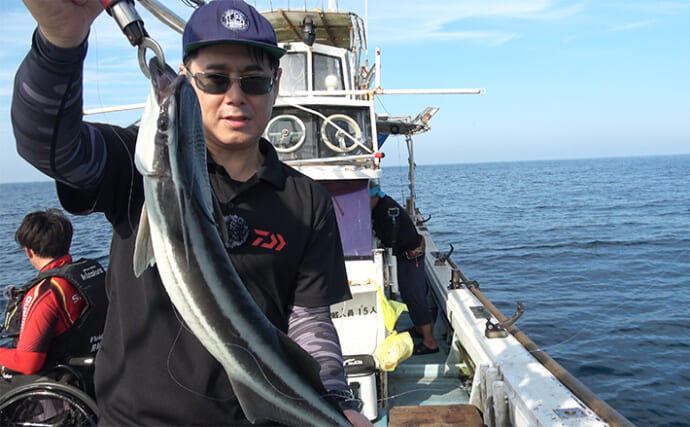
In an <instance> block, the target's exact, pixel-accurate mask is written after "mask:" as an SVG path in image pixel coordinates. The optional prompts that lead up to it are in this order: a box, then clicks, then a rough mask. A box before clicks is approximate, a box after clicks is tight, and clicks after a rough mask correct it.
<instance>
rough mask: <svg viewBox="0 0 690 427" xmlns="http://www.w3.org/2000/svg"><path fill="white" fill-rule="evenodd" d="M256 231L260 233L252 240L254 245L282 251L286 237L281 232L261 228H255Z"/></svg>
mask: <svg viewBox="0 0 690 427" xmlns="http://www.w3.org/2000/svg"><path fill="white" fill-rule="evenodd" d="M254 233H256V234H257V235H258V237H257V238H256V239H254V241H253V242H252V246H260V247H262V248H266V249H272V250H274V251H276V252H280V251H282V250H283V248H284V247H285V239H284V238H283V235H282V234H280V233H271V232H270V231H264V230H259V229H256V228H255V229H254Z"/></svg>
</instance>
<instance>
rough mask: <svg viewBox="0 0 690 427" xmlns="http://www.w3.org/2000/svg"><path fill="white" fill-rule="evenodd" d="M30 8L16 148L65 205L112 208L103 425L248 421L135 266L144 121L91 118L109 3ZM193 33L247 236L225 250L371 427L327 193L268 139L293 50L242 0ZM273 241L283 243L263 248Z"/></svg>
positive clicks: (234, 211) (209, 8)
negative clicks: (89, 101) (335, 307)
mask: <svg viewBox="0 0 690 427" xmlns="http://www.w3.org/2000/svg"><path fill="white" fill-rule="evenodd" d="M24 3H25V4H26V5H27V7H28V8H29V9H30V11H31V13H32V15H33V16H34V18H35V19H36V20H37V22H38V29H37V31H36V32H35V33H34V36H33V43H32V48H31V51H30V52H29V54H28V56H27V57H26V59H25V60H24V62H23V63H22V65H21V66H20V68H19V70H18V72H17V76H16V81H15V87H14V97H13V103H12V119H13V125H14V134H15V136H16V139H17V150H18V152H19V153H20V155H21V156H22V157H24V158H25V159H26V160H27V161H28V162H30V163H31V164H33V165H34V166H35V167H37V168H38V169H39V170H41V171H43V172H44V173H45V174H47V175H49V176H51V177H52V178H54V179H55V180H56V181H57V187H58V196H59V198H60V202H61V203H62V205H63V207H65V209H67V210H68V211H70V212H72V213H79V214H89V213H92V212H103V213H104V214H105V216H106V218H107V219H108V220H109V221H110V222H111V224H112V226H113V240H112V243H111V251H110V263H109V267H108V270H109V271H108V278H107V289H108V296H109V299H110V305H109V309H108V317H107V322H106V326H105V330H104V332H103V341H102V347H101V350H100V351H99V353H98V358H97V360H96V397H97V400H98V404H99V413H100V419H99V424H105V425H125V424H144V425H146V424H158V425H191V424H195V425H196V424H200V423H202V424H207V425H228V424H246V423H248V420H247V419H246V417H245V416H244V414H243V412H242V409H241V407H240V405H239V402H238V400H237V397H236V396H235V394H234V392H233V388H232V386H231V384H230V381H229V379H228V377H227V374H226V373H225V370H224V369H223V367H222V366H221V365H220V364H219V363H218V362H217V361H216V360H215V358H214V357H213V356H212V355H211V354H210V353H209V352H208V351H207V350H206V349H205V348H204V347H203V346H202V345H201V343H200V342H199V341H198V339H197V338H196V337H195V336H194V335H193V334H191V332H189V330H188V329H187V328H186V327H185V325H184V324H183V323H182V322H181V321H180V319H179V316H178V315H177V313H176V312H175V310H174V308H173V306H172V304H171V302H170V299H169V298H168V296H167V294H166V292H165V289H164V288H163V285H162V283H161V278H160V276H159V274H158V272H157V269H155V268H149V269H147V270H146V271H144V273H143V274H142V275H141V277H139V278H137V277H135V276H134V272H133V270H134V269H133V261H132V254H133V251H134V245H135V239H136V235H137V230H138V221H139V218H140V216H141V211H142V206H143V203H144V195H143V185H142V177H141V175H140V174H139V173H138V171H137V170H136V169H135V167H134V162H133V159H132V156H133V153H134V152H135V143H136V137H137V129H136V128H134V127H130V128H121V127H117V126H112V125H108V124H98V123H88V122H84V121H82V117H81V95H82V72H83V71H82V68H83V61H84V57H85V55H86V48H87V43H86V39H87V35H88V33H89V29H90V26H91V23H92V22H93V20H94V19H95V18H96V17H97V15H98V14H99V13H100V12H101V9H102V7H101V6H100V3H99V2H98V1H97V0H73V1H68V0H62V1H56V0H25V1H24ZM182 41H183V46H182V47H183V55H184V57H183V62H184V63H183V64H181V65H180V73H181V74H184V75H186V76H187V77H188V78H189V80H190V83H191V85H192V87H193V88H194V89H195V92H196V94H197V97H198V99H199V104H200V107H201V113H202V120H203V125H204V133H205V137H206V146H207V150H208V151H207V152H208V173H209V179H210V184H211V187H212V189H213V191H214V193H215V196H216V198H217V200H218V202H219V204H220V206H221V209H222V211H223V215H224V217H225V218H226V221H228V223H229V224H230V225H231V226H232V227H233V229H235V230H237V231H239V232H238V233H236V237H237V239H236V241H234V242H233V245H230V246H231V247H230V248H229V249H228V254H229V255H230V258H231V260H232V263H233V265H234V267H235V269H236V270H237V272H238V274H239V276H240V278H241V279H242V282H243V283H244V284H245V286H246V287H247V289H248V291H249V292H250V293H251V295H252V296H253V297H254V299H255V300H256V302H257V304H258V305H259V307H261V309H262V311H263V312H264V314H266V316H267V318H268V319H269V320H270V321H271V322H272V323H273V324H274V325H275V326H276V327H277V328H278V329H280V330H282V331H283V332H286V333H287V334H288V336H289V337H290V338H292V339H293V340H294V341H296V342H297V343H298V344H300V345H301V346H302V347H304V348H305V349H306V350H307V351H308V352H309V353H310V354H312V356H313V357H314V358H315V359H316V361H317V362H318V363H319V365H320V367H321V371H320V374H321V380H322V382H323V384H324V387H325V388H326V390H328V391H329V393H330V394H331V395H338V396H340V397H339V399H338V400H339V402H338V403H339V405H340V407H341V409H342V410H343V411H344V413H345V415H346V416H347V417H348V419H349V420H350V421H351V422H352V423H353V424H355V425H370V423H369V421H368V420H367V419H366V418H365V417H364V416H363V415H361V414H360V413H359V412H358V411H357V410H356V407H357V404H356V402H354V401H353V400H352V394H351V393H350V390H349V387H348V385H347V382H346V380H345V375H344V369H343V365H342V364H343V361H342V355H341V350H340V345H339V341H338V336H337V333H336V330H335V328H334V326H333V324H332V322H331V319H330V309H329V307H330V305H331V304H334V303H337V302H340V301H343V300H346V299H348V298H350V292H349V287H348V281H347V277H346V273H345V263H344V256H343V250H342V244H341V241H340V237H339V232H338V227H337V223H336V218H335V213H334V211H333V206H332V202H331V199H330V196H329V195H328V193H327V191H326V190H325V188H323V187H322V186H321V185H319V184H318V183H316V182H314V181H312V180H311V179H309V178H308V177H306V176H304V175H302V174H301V173H299V172H297V171H295V170H294V169H292V168H290V167H288V166H286V165H285V164H283V163H281V162H280V161H279V160H278V157H277V154H276V152H275V150H274V148H273V146H272V145H271V144H270V143H269V142H268V141H266V140H265V139H263V138H261V135H262V133H263V132H264V129H265V127H266V125H267V123H268V121H269V119H270V116H271V110H272V106H273V103H274V102H275V99H276V97H277V96H278V88H279V84H280V76H281V72H280V68H279V58H280V57H281V56H282V55H283V54H284V52H285V51H284V50H283V49H281V48H279V47H278V46H277V42H276V35H275V31H274V30H273V28H272V27H271V25H270V23H269V22H268V21H267V20H266V19H265V18H264V17H263V16H261V15H260V14H259V13H258V12H257V11H256V10H255V9H254V8H253V7H251V6H250V5H248V4H246V3H245V2H243V1H240V0H216V1H211V2H209V3H207V4H206V5H204V6H201V7H199V8H198V9H197V10H196V11H195V12H194V13H193V14H192V16H191V17H190V19H189V21H188V22H187V25H186V27H185V30H184V34H183V37H182ZM58 106H59V108H58ZM276 212H282V213H284V215H276ZM267 236H280V241H282V242H285V244H284V245H280V246H279V247H277V246H276V245H269V244H265V242H266V241H265V240H264V239H266V238H267ZM200 415H201V416H200Z"/></svg>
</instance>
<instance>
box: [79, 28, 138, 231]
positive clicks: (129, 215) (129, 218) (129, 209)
mask: <svg viewBox="0 0 690 427" xmlns="http://www.w3.org/2000/svg"><path fill="white" fill-rule="evenodd" d="M92 31H93V37H94V38H95V39H96V43H95V45H96V48H95V49H94V50H95V56H96V65H95V68H96V75H99V74H100V57H99V52H100V50H99V48H98V46H100V44H99V43H98V31H97V30H96V28H95V26H92ZM82 68H83V65H82ZM94 86H95V88H96V97H97V99H98V103H99V104H100V105H101V107H102V106H104V105H105V104H104V103H103V99H102V98H101V85H100V80H99V79H96V82H95V85H94ZM83 93H84V78H83V76H82V102H83V97H84V95H83ZM82 109H83V108H82ZM103 114H104V116H105V122H106V123H107V124H108V126H109V127H110V128H111V129H113V135H115V136H116V137H117V140H118V141H119V143H120V145H122V148H124V150H125V151H126V152H127V157H128V158H129V159H130V165H129V168H130V169H129V191H128V197H127V224H128V225H129V229H130V231H132V232H134V230H135V226H134V223H133V220H132V214H133V212H132V195H133V194H134V169H135V166H134V156H133V155H132V152H131V151H130V149H129V147H127V144H126V143H125V141H124V139H122V137H121V136H120V134H119V133H118V132H116V131H115V126H114V125H113V124H111V123H112V121H111V119H110V117H109V115H108V112H105V113H103ZM82 122H83V115H82ZM103 145H104V148H103V150H104V153H105V156H106V163H107V161H108V160H107V156H108V149H107V147H105V145H107V144H106V143H105V140H103ZM103 173H104V174H105V166H104V168H103ZM111 226H112V224H111Z"/></svg>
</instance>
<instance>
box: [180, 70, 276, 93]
mask: <svg viewBox="0 0 690 427" xmlns="http://www.w3.org/2000/svg"><path fill="white" fill-rule="evenodd" d="M185 69H186V70H187V75H189V76H191V77H193V78H194V81H196V85H197V86H198V87H199V89H201V90H203V91H204V92H206V93H212V94H216V95H217V94H221V93H225V92H227V90H228V89H229V88H230V85H231V84H232V81H233V80H237V81H238V82H239V84H240V88H242V91H243V92H244V93H246V94H247V95H264V94H266V93H268V92H270V91H271V89H273V84H274V83H275V80H274V79H273V77H268V76H240V77H230V76H228V75H225V74H218V73H204V72H201V71H200V72H198V73H196V74H192V72H191V71H189V68H187V67H185Z"/></svg>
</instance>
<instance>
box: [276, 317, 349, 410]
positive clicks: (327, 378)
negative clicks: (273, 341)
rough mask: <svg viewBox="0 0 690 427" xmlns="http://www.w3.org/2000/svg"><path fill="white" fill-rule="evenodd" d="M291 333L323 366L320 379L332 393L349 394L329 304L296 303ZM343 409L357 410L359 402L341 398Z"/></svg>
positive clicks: (289, 331) (290, 322)
mask: <svg viewBox="0 0 690 427" xmlns="http://www.w3.org/2000/svg"><path fill="white" fill-rule="evenodd" d="M288 336H289V337H290V338H292V340H293V341H295V342H296V343H297V344H299V345H300V347H302V348H303V349H304V350H306V351H307V352H308V353H309V354H311V356H312V357H313V358H314V359H316V361H317V362H318V363H319V365H320V366H321V371H320V373H319V375H320V377H321V382H322V383H323V385H324V387H325V388H326V390H328V391H330V392H339V393H346V394H349V393H350V387H349V386H348V385H347V381H346V380H345V369H344V368H343V355H342V351H341V349H340V341H339V340H338V332H337V331H336V330H335V326H333V322H332V321H331V312H330V308H329V307H328V306H326V307H312V308H307V307H300V306H293V307H292V309H291V311H290V315H289V317H288ZM338 403H339V404H340V407H341V408H342V409H355V410H358V406H359V405H358V402H356V401H352V400H350V399H347V398H342V399H339V402H338Z"/></svg>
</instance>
